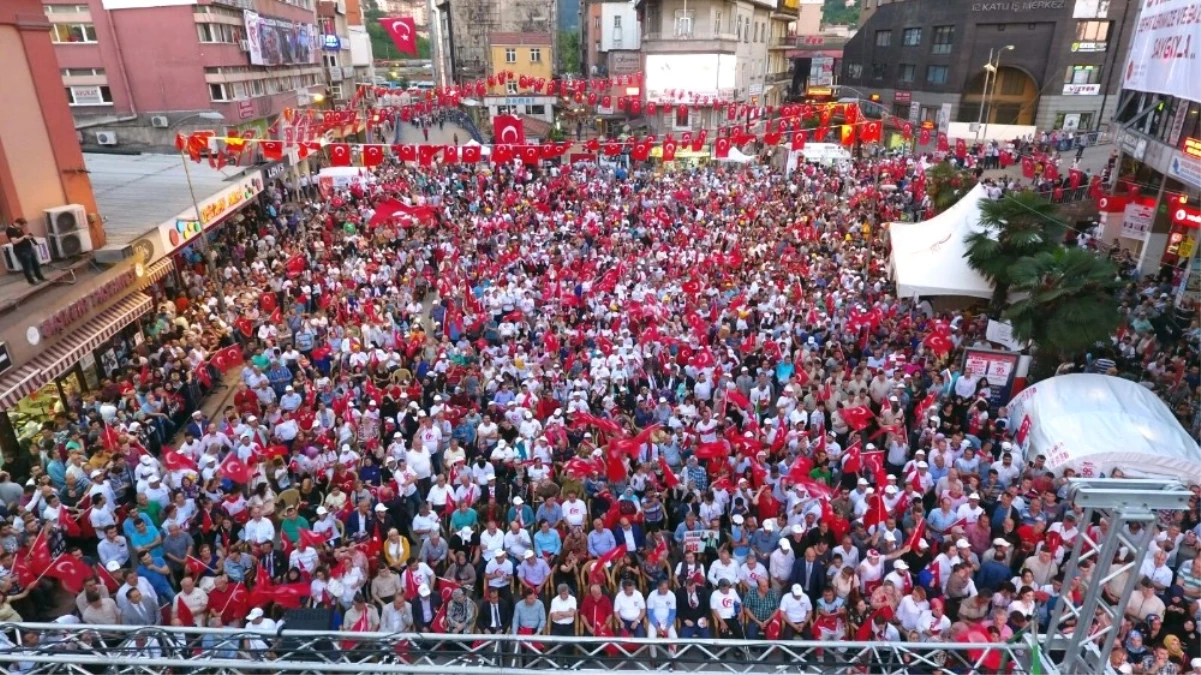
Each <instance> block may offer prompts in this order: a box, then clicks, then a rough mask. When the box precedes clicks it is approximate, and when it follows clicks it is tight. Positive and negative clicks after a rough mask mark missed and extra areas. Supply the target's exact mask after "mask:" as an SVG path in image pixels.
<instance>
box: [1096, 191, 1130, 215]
mask: <svg viewBox="0 0 1201 675" xmlns="http://www.w3.org/2000/svg"><path fill="white" fill-rule="evenodd" d="M1128 203H1130V197H1129V195H1101V198H1100V199H1098V200H1097V210H1099V211H1101V212H1103V213H1121V212H1123V211H1125V210H1126V204H1128Z"/></svg>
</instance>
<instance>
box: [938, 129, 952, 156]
mask: <svg viewBox="0 0 1201 675" xmlns="http://www.w3.org/2000/svg"><path fill="white" fill-rule="evenodd" d="M950 149H951V142H950V140H949V139H948V138H947V135H946V134H944V133H942V132H941V131H940V132H938V151H939V152H947V151H949V150H950Z"/></svg>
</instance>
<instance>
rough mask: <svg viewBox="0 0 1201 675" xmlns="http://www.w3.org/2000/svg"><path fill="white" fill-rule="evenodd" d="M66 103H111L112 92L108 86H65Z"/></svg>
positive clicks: (73, 104) (78, 104)
mask: <svg viewBox="0 0 1201 675" xmlns="http://www.w3.org/2000/svg"><path fill="white" fill-rule="evenodd" d="M66 90H67V104H68V105H72V106H83V105H112V104H113V92H112V90H110V89H109V88H108V87H104V86H100V87H66Z"/></svg>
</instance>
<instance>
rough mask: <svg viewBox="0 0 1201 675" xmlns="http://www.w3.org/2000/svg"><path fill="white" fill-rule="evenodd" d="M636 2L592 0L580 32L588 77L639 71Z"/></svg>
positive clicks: (639, 35) (639, 57) (640, 35)
mask: <svg viewBox="0 0 1201 675" xmlns="http://www.w3.org/2000/svg"><path fill="white" fill-rule="evenodd" d="M637 4H638V3H637V0H592V2H589V3H588V5H587V8H586V11H587V14H588V20H587V21H586V22H585V26H584V30H583V42H584V72H585V73H587V74H588V76H589V77H606V76H608V75H629V74H632V73H636V72H638V71H639V70H640V69H641V63H640V61H641V58H642V57H641V54H640V50H641V47H642V27H641V26H640V25H639V23H638V10H637V9H636V6H637Z"/></svg>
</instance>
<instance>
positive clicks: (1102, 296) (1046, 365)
mask: <svg viewBox="0 0 1201 675" xmlns="http://www.w3.org/2000/svg"><path fill="white" fill-rule="evenodd" d="M1010 277H1011V279H1012V281H1013V286H1012V288H1013V290H1014V291H1015V292H1017V293H1022V294H1025V297H1024V298H1023V299H1021V300H1017V301H1015V302H1014V303H1013V304H1011V305H1010V306H1009V309H1008V310H1007V311H1006V312H1005V318H1006V319H1008V320H1009V322H1010V323H1011V324H1012V325H1013V333H1014V336H1015V337H1017V338H1018V339H1019V340H1029V341H1031V342H1033V343H1034V347H1035V351H1034V363H1033V364H1031V368H1030V374H1031V377H1032V379H1033V380H1034V381H1038V380H1041V379H1044V378H1046V377H1049V376H1050V375H1052V374H1054V372H1055V369H1056V368H1057V367H1058V365H1059V364H1060V363H1062V362H1064V361H1066V360H1068V359H1072V358H1074V357H1076V356H1078V355H1080V354H1081V353H1083V352H1085V351H1087V350H1089V349H1092V348H1093V346H1094V345H1096V344H1097V343H1098V342H1102V341H1105V340H1108V339H1109V337H1110V336H1111V335H1113V333H1114V331H1115V330H1117V327H1118V323H1119V321H1120V315H1119V313H1118V300H1117V297H1118V296H1117V293H1118V290H1119V289H1121V287H1122V282H1121V281H1120V280H1119V279H1118V268H1117V266H1116V265H1115V264H1114V263H1113V262H1112V261H1110V260H1108V259H1106V258H1102V257H1100V256H1098V255H1096V254H1095V253H1093V252H1092V251H1088V250H1085V249H1081V248H1063V247H1057V248H1056V249H1054V250H1052V251H1043V252H1041V253H1037V254H1035V255H1033V256H1030V257H1027V258H1022V259H1021V260H1019V261H1017V262H1016V263H1015V264H1014V265H1013V269H1012V271H1011V274H1010Z"/></svg>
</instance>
